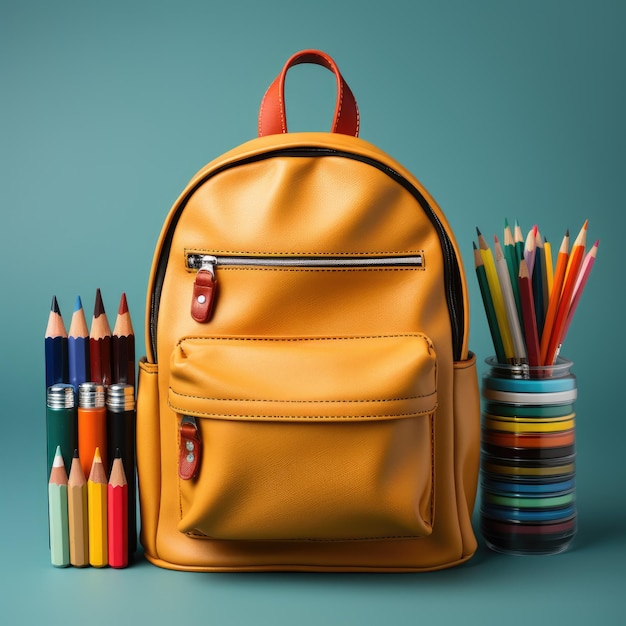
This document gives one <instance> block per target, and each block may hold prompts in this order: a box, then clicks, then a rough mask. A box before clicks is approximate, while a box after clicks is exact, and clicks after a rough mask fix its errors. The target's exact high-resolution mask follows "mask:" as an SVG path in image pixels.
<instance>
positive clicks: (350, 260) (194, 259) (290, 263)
mask: <svg viewBox="0 0 626 626" xmlns="http://www.w3.org/2000/svg"><path fill="white" fill-rule="evenodd" d="M423 265H424V257H423V256H422V255H421V254H413V255H405V256H397V257H394V256H384V257H349V256H345V257H319V256H318V257H311V256H214V255H211V254H202V253H189V254H187V269H190V270H200V269H205V270H208V271H210V272H211V274H213V275H214V276H215V268H216V267H220V266H223V267H279V268H280V267H301V268H322V269H323V268H361V267H363V268H367V267H390V266H391V267H399V266H408V267H423Z"/></svg>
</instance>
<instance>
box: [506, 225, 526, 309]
mask: <svg viewBox="0 0 626 626" xmlns="http://www.w3.org/2000/svg"><path fill="white" fill-rule="evenodd" d="M504 258H505V259H506V263H507V266H508V268H509V276H510V279H511V286H512V288H513V296H514V297H515V306H516V307H517V315H518V317H519V318H521V316H522V305H521V302H520V295H519V286H518V284H517V275H518V273H519V259H518V258H517V252H516V250H515V240H514V239H513V233H512V232H511V227H510V226H509V222H508V220H506V219H505V220H504Z"/></svg>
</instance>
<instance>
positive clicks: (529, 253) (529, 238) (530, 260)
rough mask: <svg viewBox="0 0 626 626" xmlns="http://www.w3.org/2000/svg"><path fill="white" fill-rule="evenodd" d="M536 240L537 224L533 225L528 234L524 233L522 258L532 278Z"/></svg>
mask: <svg viewBox="0 0 626 626" xmlns="http://www.w3.org/2000/svg"><path fill="white" fill-rule="evenodd" d="M536 241H537V226H536V225H535V226H533V227H532V229H531V230H530V231H528V235H526V244H525V245H524V259H525V261H526V265H527V266H528V275H529V276H530V277H531V278H532V275H533V270H534V269H535V252H536Z"/></svg>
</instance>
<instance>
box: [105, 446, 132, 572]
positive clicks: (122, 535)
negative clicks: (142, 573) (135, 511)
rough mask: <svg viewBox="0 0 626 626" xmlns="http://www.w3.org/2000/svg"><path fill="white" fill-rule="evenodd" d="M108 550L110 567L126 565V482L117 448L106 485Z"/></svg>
mask: <svg viewBox="0 0 626 626" xmlns="http://www.w3.org/2000/svg"><path fill="white" fill-rule="evenodd" d="M107 503H108V504H107V506H108V544H109V545H108V550H109V565H110V566H111V567H118V568H119V567H126V566H127V565H128V483H127V482H126V474H125V473H124V463H123V461H122V457H121V455H120V451H119V450H117V452H116V454H115V459H114V460H113V467H112V468H111V476H110V477H109V484H108V487H107Z"/></svg>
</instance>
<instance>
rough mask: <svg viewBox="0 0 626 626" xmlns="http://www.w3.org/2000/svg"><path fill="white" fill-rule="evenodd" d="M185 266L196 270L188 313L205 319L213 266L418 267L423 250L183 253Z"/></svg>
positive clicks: (209, 305)
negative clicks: (373, 253) (370, 253)
mask: <svg viewBox="0 0 626 626" xmlns="http://www.w3.org/2000/svg"><path fill="white" fill-rule="evenodd" d="M185 266H186V268H187V269H188V270H189V271H195V272H196V278H195V281H194V284H193V295H192V299H191V317H192V318H193V319H194V320H195V321H196V322H200V323H205V322H208V321H209V320H210V319H211V316H212V314H213V306H214V304H215V297H216V293H217V276H216V270H217V268H219V267H225V268H251V269H255V268H256V269H278V270H281V269H282V270H297V269H300V270H330V271H332V270H363V269H385V268H400V269H422V268H423V267H424V255H423V253H421V252H420V253H418V252H416V253H414V254H403V255H398V256H391V255H387V256H380V255H379V256H365V255H362V256H351V255H345V256H322V255H317V256H310V255H309V256H307V255H297V256H296V255H278V254H277V255H267V254H266V255H254V256H251V255H235V254H229V255H219V256H218V255H213V254H207V253H203V252H193V251H188V252H186V253H185Z"/></svg>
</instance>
